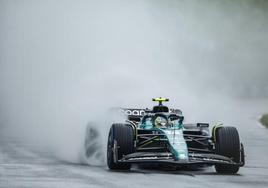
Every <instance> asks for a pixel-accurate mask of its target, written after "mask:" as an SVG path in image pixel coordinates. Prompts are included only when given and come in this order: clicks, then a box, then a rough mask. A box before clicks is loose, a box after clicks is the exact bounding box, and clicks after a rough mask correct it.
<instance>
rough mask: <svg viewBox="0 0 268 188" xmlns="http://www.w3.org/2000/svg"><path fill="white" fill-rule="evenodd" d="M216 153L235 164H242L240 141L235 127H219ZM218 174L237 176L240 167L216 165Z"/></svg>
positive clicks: (216, 138)
mask: <svg viewBox="0 0 268 188" xmlns="http://www.w3.org/2000/svg"><path fill="white" fill-rule="evenodd" d="M215 136H216V137H215V149H216V153H217V154H219V155H223V156H226V157H229V158H231V159H232V160H233V161H234V162H236V163H239V162H240V153H241V152H240V140H239V134H238V131H237V129H236V128H235V127H219V128H217V130H216V134H215ZM215 169H216V171H217V172H218V173H227V174H235V173H237V172H238V170H239V166H238V165H229V164H216V165H215Z"/></svg>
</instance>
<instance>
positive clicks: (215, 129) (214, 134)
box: [212, 123, 223, 142]
mask: <svg viewBox="0 0 268 188" xmlns="http://www.w3.org/2000/svg"><path fill="white" fill-rule="evenodd" d="M222 125H223V124H222V123H218V124H216V125H215V126H214V127H213V133H212V134H213V138H214V142H216V131H217V129H218V128H220V127H221V126H222Z"/></svg>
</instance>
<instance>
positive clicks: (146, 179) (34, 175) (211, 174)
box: [0, 104, 268, 188]
mask: <svg viewBox="0 0 268 188" xmlns="http://www.w3.org/2000/svg"><path fill="white" fill-rule="evenodd" d="M246 105H248V107H250V105H251V104H246ZM262 105H263V104H262ZM243 109H245V108H243ZM248 109H249V110H246V111H244V110H243V113H244V115H243V117H242V118H240V120H239V122H240V126H239V127H238V129H239V132H240V136H241V138H242V141H243V142H244V145H245V150H246V155H247V156H246V163H247V164H246V166H245V167H244V168H241V169H240V171H239V174H238V175H218V174H216V173H215V171H214V168H213V167H211V168H207V169H204V170H199V171H167V170H146V169H138V168H134V169H132V171H131V172H111V171H108V170H107V167H105V166H104V167H93V166H86V165H79V164H69V163H66V162H64V161H59V160H58V159H56V158H55V157H53V155H52V154H50V153H49V152H43V151H42V152H41V151H33V150H30V149H27V148H28V146H25V145H21V144H20V143H18V142H15V141H13V140H12V139H10V138H7V137H5V136H4V135H1V138H0V187H27V188H31V187H139V188H140V187H165V188H167V187H189V188H195V187H196V188H200V187H206V188H210V187H211V188H212V187H213V188H215V187H228V188H232V187H243V188H244V187H256V188H257V187H258V188H259V187H268V162H267V161H268V130H267V129H265V128H263V127H262V126H261V125H259V124H258V123H257V121H256V115H257V114H258V113H260V112H261V111H262V110H263V109H261V108H260V109H258V106H257V107H256V108H254V109H252V108H248ZM241 113H242V111H241ZM234 117H235V116H234Z"/></svg>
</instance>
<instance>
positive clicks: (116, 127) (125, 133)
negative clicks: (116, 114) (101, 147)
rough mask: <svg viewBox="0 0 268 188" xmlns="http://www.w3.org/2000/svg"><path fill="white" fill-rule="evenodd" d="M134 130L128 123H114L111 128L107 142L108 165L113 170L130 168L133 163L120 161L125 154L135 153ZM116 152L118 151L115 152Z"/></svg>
mask: <svg viewBox="0 0 268 188" xmlns="http://www.w3.org/2000/svg"><path fill="white" fill-rule="evenodd" d="M133 150H134V131H133V128H132V127H131V126H130V125H128V124H120V123H118V124H113V125H112V127H111V128H110V132H109V136H108V144H107V165H108V167H109V169H111V170H129V169H130V168H131V164H129V163H118V162H117V160H118V159H121V158H122V157H123V155H127V154H130V153H133ZM115 152H116V153H115Z"/></svg>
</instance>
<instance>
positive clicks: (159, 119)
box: [140, 113, 183, 129]
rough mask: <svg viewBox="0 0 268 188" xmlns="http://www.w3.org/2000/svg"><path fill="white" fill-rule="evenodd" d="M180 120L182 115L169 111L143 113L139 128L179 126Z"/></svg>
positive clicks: (181, 120)
mask: <svg viewBox="0 0 268 188" xmlns="http://www.w3.org/2000/svg"><path fill="white" fill-rule="evenodd" d="M182 122H183V116H179V115H177V114H169V113H156V114H151V115H145V116H144V117H143V118H142V120H141V124H140V128H143V129H152V128H162V129H165V128H172V127H174V128H180V127H181V126H182Z"/></svg>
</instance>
